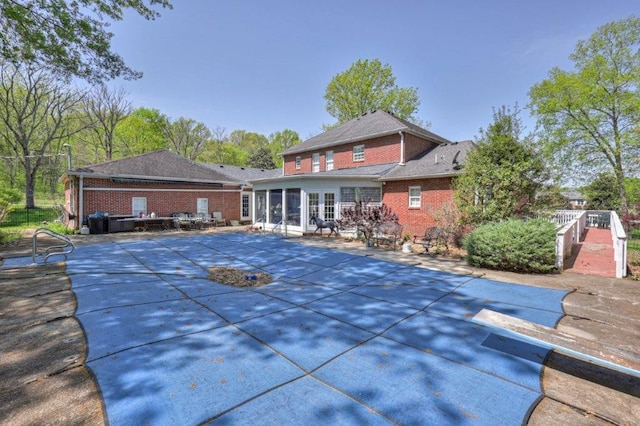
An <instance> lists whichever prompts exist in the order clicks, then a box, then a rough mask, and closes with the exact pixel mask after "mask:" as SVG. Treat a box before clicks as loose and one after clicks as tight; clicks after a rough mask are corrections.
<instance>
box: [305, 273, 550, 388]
mask: <svg viewBox="0 0 640 426" xmlns="http://www.w3.org/2000/svg"><path fill="white" fill-rule="evenodd" d="M474 279H475V277H473V278H470V279H469V280H467V281H465V282H463V283H461V284H459V285H457V286H456V287H455V288H454V289H453V290H451V291H450V292H449V293H446V294H444V295H442V296H440V297H438V298H437V299H435V300H433V301H431V302H429V303H428V304H427V305H425V306H424V307H423V308H421V309H418V310H416V309H415V308H412V309H414V310H416V312H413V313H411V314H409V315H407V316H406V317H404V318H402V319H400V320H398V321H396V322H395V323H393V324H391V325H390V326H389V327H387V328H385V329H384V330H382V331H381V332H379V333H375V332H372V331H370V330H367V329H365V328H362V327H361V326H358V325H356V324H350V323H348V322H345V321H343V320H341V319H339V318H335V317H333V316H331V315H328V314H324V313H322V312H318V311H315V310H313V309H311V308H308V307H303V308H305V309H309V310H311V311H313V312H315V313H317V314H320V315H324V316H326V317H329V318H331V319H334V320H336V321H339V322H341V323H344V324H346V325H350V326H352V327H356V328H359V329H361V330H363V331H366V332H369V333H372V334H374V336H372V337H371V338H369V339H366V340H364V341H362V342H360V343H358V344H356V345H355V346H353V347H351V348H349V349H347V350H345V351H344V352H342V353H340V354H338V355H336V356H334V357H333V358H331V359H329V360H327V361H326V362H324V363H323V364H320V365H319V366H318V367H316V368H314V369H312V370H310V371H309V374H311V375H313V374H314V373H315V372H316V371H317V370H318V369H320V368H322V367H324V366H325V365H327V364H329V363H330V362H332V361H334V360H335V359H336V358H338V357H340V356H342V355H344V354H346V353H347V352H350V351H351V350H353V349H355V348H357V347H359V346H361V345H364V344H365V343H368V342H369V341H371V340H373V339H375V338H376V337H380V338H382V339H386V340H390V341H392V342H395V343H398V344H401V345H403V346H406V347H409V348H412V349H415V350H419V349H418V348H416V347H414V346H411V345H408V344H406V343H403V342H399V341H397V340H394V339H392V338H390V337H386V336H383V334H384V333H386V332H387V331H389V330H390V329H392V328H394V327H396V326H397V325H399V324H401V323H403V322H405V321H407V320H409V319H411V318H413V317H415V316H417V315H419V314H421V313H427V309H428V308H429V307H430V306H431V305H433V304H435V303H437V302H438V301H440V300H441V299H443V298H445V297H447V296H449V295H452V294H453V293H454V292H455V291H456V290H457V289H459V288H460V287H462V286H464V285H465V284H467V283H469V282H470V281H472V280H474ZM354 294H358V293H354ZM358 295H359V296H364V297H369V298H370V299H374V300H379V301H382V302H386V303H391V304H394V303H393V302H389V301H387V300H382V299H377V298H374V297H370V296H365V295H362V294H358ZM554 313H555V312H554ZM434 314H436V315H438V316H442V317H445V318H451V319H456V320H457V319H458V318H454V317H449V316H447V315H442V314H438V313H434ZM461 321H465V322H469V323H472V322H471V321H469V320H467V319H462V320H461ZM472 324H473V323H472ZM430 355H433V356H436V357H438V358H441V359H444V360H446V361H449V362H453V363H455V364H458V365H462V366H464V367H466V368H469V369H472V370H475V371H478V372H480V373H482V374H487V375H489V376H493V377H495V378H497V379H500V380H502V381H505V382H508V383H512V384H515V385H517V386H519V387H521V388H524V389H528V390H531V391H534V392H536V393H539V394H542V382H540V387H539V389H532V388H530V387H528V386H525V385H523V384H521V383H517V382H514V381H512V380H510V379H508V378H505V377H502V376H499V375H496V374H494V373H492V372H489V371H486V370H482V369H479V368H478V367H475V366H473V365H470V364H467V363H464V362H462V361H458V360H455V359H451V358H448V357H446V356H444V355H441V354H438V353H435V352H433V353H430ZM540 365H541V366H544V364H543V363H541V364H540ZM313 377H315V376H313ZM318 380H320V379H318Z"/></svg>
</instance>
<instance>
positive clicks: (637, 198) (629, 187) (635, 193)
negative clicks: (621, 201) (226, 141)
mask: <svg viewBox="0 0 640 426" xmlns="http://www.w3.org/2000/svg"><path fill="white" fill-rule="evenodd" d="M624 187H625V190H626V191H627V202H628V203H629V205H630V206H635V205H637V204H638V203H640V178H637V177H627V178H626V179H625V180H624Z"/></svg>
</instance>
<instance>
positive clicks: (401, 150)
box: [398, 132, 404, 166]
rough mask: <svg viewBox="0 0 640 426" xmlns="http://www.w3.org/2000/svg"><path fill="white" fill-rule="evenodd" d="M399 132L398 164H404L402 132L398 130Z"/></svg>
mask: <svg viewBox="0 0 640 426" xmlns="http://www.w3.org/2000/svg"><path fill="white" fill-rule="evenodd" d="M398 133H399V134H400V163H399V165H400V166H404V133H402V132H398Z"/></svg>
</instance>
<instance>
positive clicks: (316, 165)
mask: <svg viewBox="0 0 640 426" xmlns="http://www.w3.org/2000/svg"><path fill="white" fill-rule="evenodd" d="M311 171H312V172H313V173H318V172H319V171H320V154H318V153H317V152H316V153H315V154H313V157H312V160H311Z"/></svg>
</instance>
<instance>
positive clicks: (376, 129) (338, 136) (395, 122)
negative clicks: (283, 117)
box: [281, 111, 450, 155]
mask: <svg viewBox="0 0 640 426" xmlns="http://www.w3.org/2000/svg"><path fill="white" fill-rule="evenodd" d="M398 132H406V133H411V134H414V135H416V136H419V137H421V138H423V139H426V140H429V141H432V142H435V143H437V144H444V143H449V142H450V141H448V140H447V139H445V138H443V137H441V136H438V135H436V134H435V133H431V132H430V131H428V130H425V129H423V128H422V127H420V126H416V125H415V124H413V123H409V122H408V121H406V120H402V119H400V118H398V117H396V116H394V115H393V114H390V113H388V112H386V111H374V112H371V113H368V114H364V115H362V116H360V117H357V118H354V119H352V120H349V121H347V122H346V123H343V124H341V125H339V126H337V127H334V128H333V129H330V130H327V131H326V132H324V133H321V134H319V135H317V136H314V137H312V138H310V139H307V140H306V141H304V142H302V143H300V144H298V145H295V146H292V147H291V148H289V149H287V150H285V151H283V152H282V153H281V155H288V154H297V153H300V152H306V151H312V150H315V149H321V148H329V147H332V146H336V145H342V144H345V143H349V142H357V141H362V140H366V139H372V138H377V137H381V136H386V135H391V134H394V133H398Z"/></svg>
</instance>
